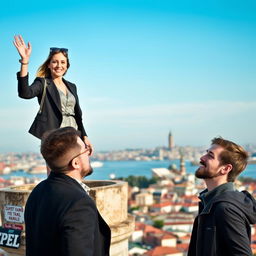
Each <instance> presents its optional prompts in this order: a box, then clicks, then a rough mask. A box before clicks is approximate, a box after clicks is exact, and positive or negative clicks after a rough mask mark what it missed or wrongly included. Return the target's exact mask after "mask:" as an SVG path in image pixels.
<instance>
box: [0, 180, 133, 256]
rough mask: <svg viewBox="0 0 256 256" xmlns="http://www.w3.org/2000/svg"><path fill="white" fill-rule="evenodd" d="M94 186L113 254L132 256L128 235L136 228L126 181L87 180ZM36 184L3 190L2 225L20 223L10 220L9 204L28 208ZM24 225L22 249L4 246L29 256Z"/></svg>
mask: <svg viewBox="0 0 256 256" xmlns="http://www.w3.org/2000/svg"><path fill="white" fill-rule="evenodd" d="M84 183H85V184H86V185H87V186H89V187H90V188H91V190H90V196H91V197H92V198H93V199H94V200H95V203H96V205H97V208H98V210H99V212H100V213H101V215H102V217H103V218H104V219H105V221H106V222H107V223H108V225H109V226H110V228H111V234H112V237H111V248H110V254H111V256H127V255H128V238H129V236H130V235H131V233H132V232H133V230H134V218H133V217H132V216H131V215H128V214H127V210H128V209H127V207H128V206H127V202H128V189H127V188H128V185H127V183H126V182H123V181H117V180H115V181H113V180H111V181H103V180H97V181H84ZM34 187H35V184H27V185H22V186H10V187H7V188H3V189H0V211H1V226H6V225H8V224H10V225H16V224H17V223H16V222H11V221H10V220H7V219H6V216H5V214H6V210H5V209H6V206H19V207H22V208H23V209H24V208H25V204H26V201H27V199H28V196H29V194H30V192H31V191H32V189H33V188H34ZM18 226H21V227H22V228H23V231H22V234H21V243H20V247H19V248H18V249H14V248H6V247H0V248H2V249H3V250H5V251H6V252H8V253H9V255H12V256H16V255H17V256H18V255H19V256H20V255H25V224H24V223H18Z"/></svg>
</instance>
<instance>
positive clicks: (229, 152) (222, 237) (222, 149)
mask: <svg viewBox="0 0 256 256" xmlns="http://www.w3.org/2000/svg"><path fill="white" fill-rule="evenodd" d="M247 158H248V155H247V153H246V151H245V150H244V149H243V148H242V147H241V146H239V145H237V144H235V143H233V142H231V141H228V140H224V139H222V138H214V139H213V140H212V145H211V147H210V148H209V149H208V150H207V153H206V154H205V155H204V156H202V157H201V158H200V164H201V165H200V167H199V168H198V170H197V171H196V173H195V175H196V177H197V178H200V179H204V181H205V183H206V186H207V189H206V190H204V191H203V192H201V193H200V196H199V199H200V200H201V202H200V203H199V214H198V216H197V217H196V219H195V221H194V225H193V231H192V236H191V240H190V245H189V251H188V256H235V255H237V256H238V255H243V256H245V255H252V251H251V246H250V244H251V228H250V224H255V223H256V201H255V200H254V198H253V197H252V196H251V195H250V194H249V193H248V192H247V191H242V192H239V191H237V190H236V189H235V188H234V185H233V182H234V181H235V179H236V177H237V176H238V175H239V174H240V173H241V172H242V171H243V170H244V169H245V167H246V165H247Z"/></svg>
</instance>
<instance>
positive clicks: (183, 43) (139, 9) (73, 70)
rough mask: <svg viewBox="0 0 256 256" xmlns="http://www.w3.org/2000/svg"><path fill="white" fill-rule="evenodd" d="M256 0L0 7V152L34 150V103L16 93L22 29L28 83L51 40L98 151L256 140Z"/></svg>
mask: <svg viewBox="0 0 256 256" xmlns="http://www.w3.org/2000/svg"><path fill="white" fill-rule="evenodd" d="M255 13H256V2H255V1H252V0H251V1H248V0H245V1H235V2H234V1H227V0H223V1H216V0H215V1H207V2H206V1H202V0H201V1H188V0H187V1H184V0H180V1H167V0H166V1H163V0H158V1H149V0H136V1H135V0H134V1H127V0H123V1H112V0H110V1H98V0H95V1H86V0H85V1H77V0H74V1H54V2H52V1H48V0H46V1H44V2H38V3H36V2H32V1H26V3H23V2H20V1H19V2H18V1H14V2H10V3H6V2H4V3H2V6H1V10H0V14H1V15H0V26H1V29H0V31H1V34H0V35H1V42H0V56H1V57H2V61H1V64H0V65H1V69H0V75H1V78H2V83H1V93H2V94H1V99H2V100H1V101H0V118H1V126H0V140H1V145H0V152H7V151H38V148H39V140H38V139H36V138H34V137H33V136H32V135H30V134H28V132H27V131H28V129H29V127H30V125H31V123H32V121H33V119H34V117H35V115H36V112H37V110H38V105H37V100H36V99H32V100H24V99H20V98H18V95H17V80H16V72H17V71H18V70H19V62H18V59H19V56H18V53H17V51H16V49H15V48H14V46H13V44H12V40H13V36H14V35H15V34H21V35H23V37H24V39H25V41H26V42H27V41H30V42H31V44H32V47H33V50H32V55H31V59H30V65H29V71H30V83H32V82H33V80H34V78H35V73H36V70H37V68H38V67H39V65H40V64H42V62H43V61H44V60H45V59H46V57H47V55H48V52H49V48H50V47H52V46H57V47H66V48H68V49H69V56H70V61H71V67H70V69H69V71H68V73H67V75H66V79H67V80H69V81H71V82H73V83H75V84H76V85H77V89H78V95H79V99H80V105H81V107H82V109H83V118H84V125H85V128H86V131H87V132H88V135H89V137H90V140H91V142H92V143H93V144H94V146H95V148H96V150H98V151H101V150H109V149H123V148H138V147H140V148H141V147H145V148H150V147H155V146H164V145H165V146H167V136H168V133H169V130H171V131H172V133H173V135H174V138H175V143H176V144H178V145H194V146H198V145H208V144H209V143H210V140H211V139H212V137H214V136H219V135H221V136H223V137H225V138H228V139H231V140H234V141H236V142H238V143H241V144H247V143H255V141H256V133H255V130H256V120H255V115H254V113H255V112H256V100H255V95H256V86H255V82H256V75H255V74H256V72H255V68H256V46H255V45H256V16H255Z"/></svg>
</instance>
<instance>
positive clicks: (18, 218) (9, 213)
mask: <svg viewBox="0 0 256 256" xmlns="http://www.w3.org/2000/svg"><path fill="white" fill-rule="evenodd" d="M4 218H5V220H6V221H8V222H15V223H24V208H23V207H22V206H17V205H5V206H4Z"/></svg>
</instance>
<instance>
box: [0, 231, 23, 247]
mask: <svg viewBox="0 0 256 256" xmlns="http://www.w3.org/2000/svg"><path fill="white" fill-rule="evenodd" d="M20 236H21V231H20V230H15V229H7V228H1V227H0V246H4V247H10V248H16V249H17V248H19V246H20Z"/></svg>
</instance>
